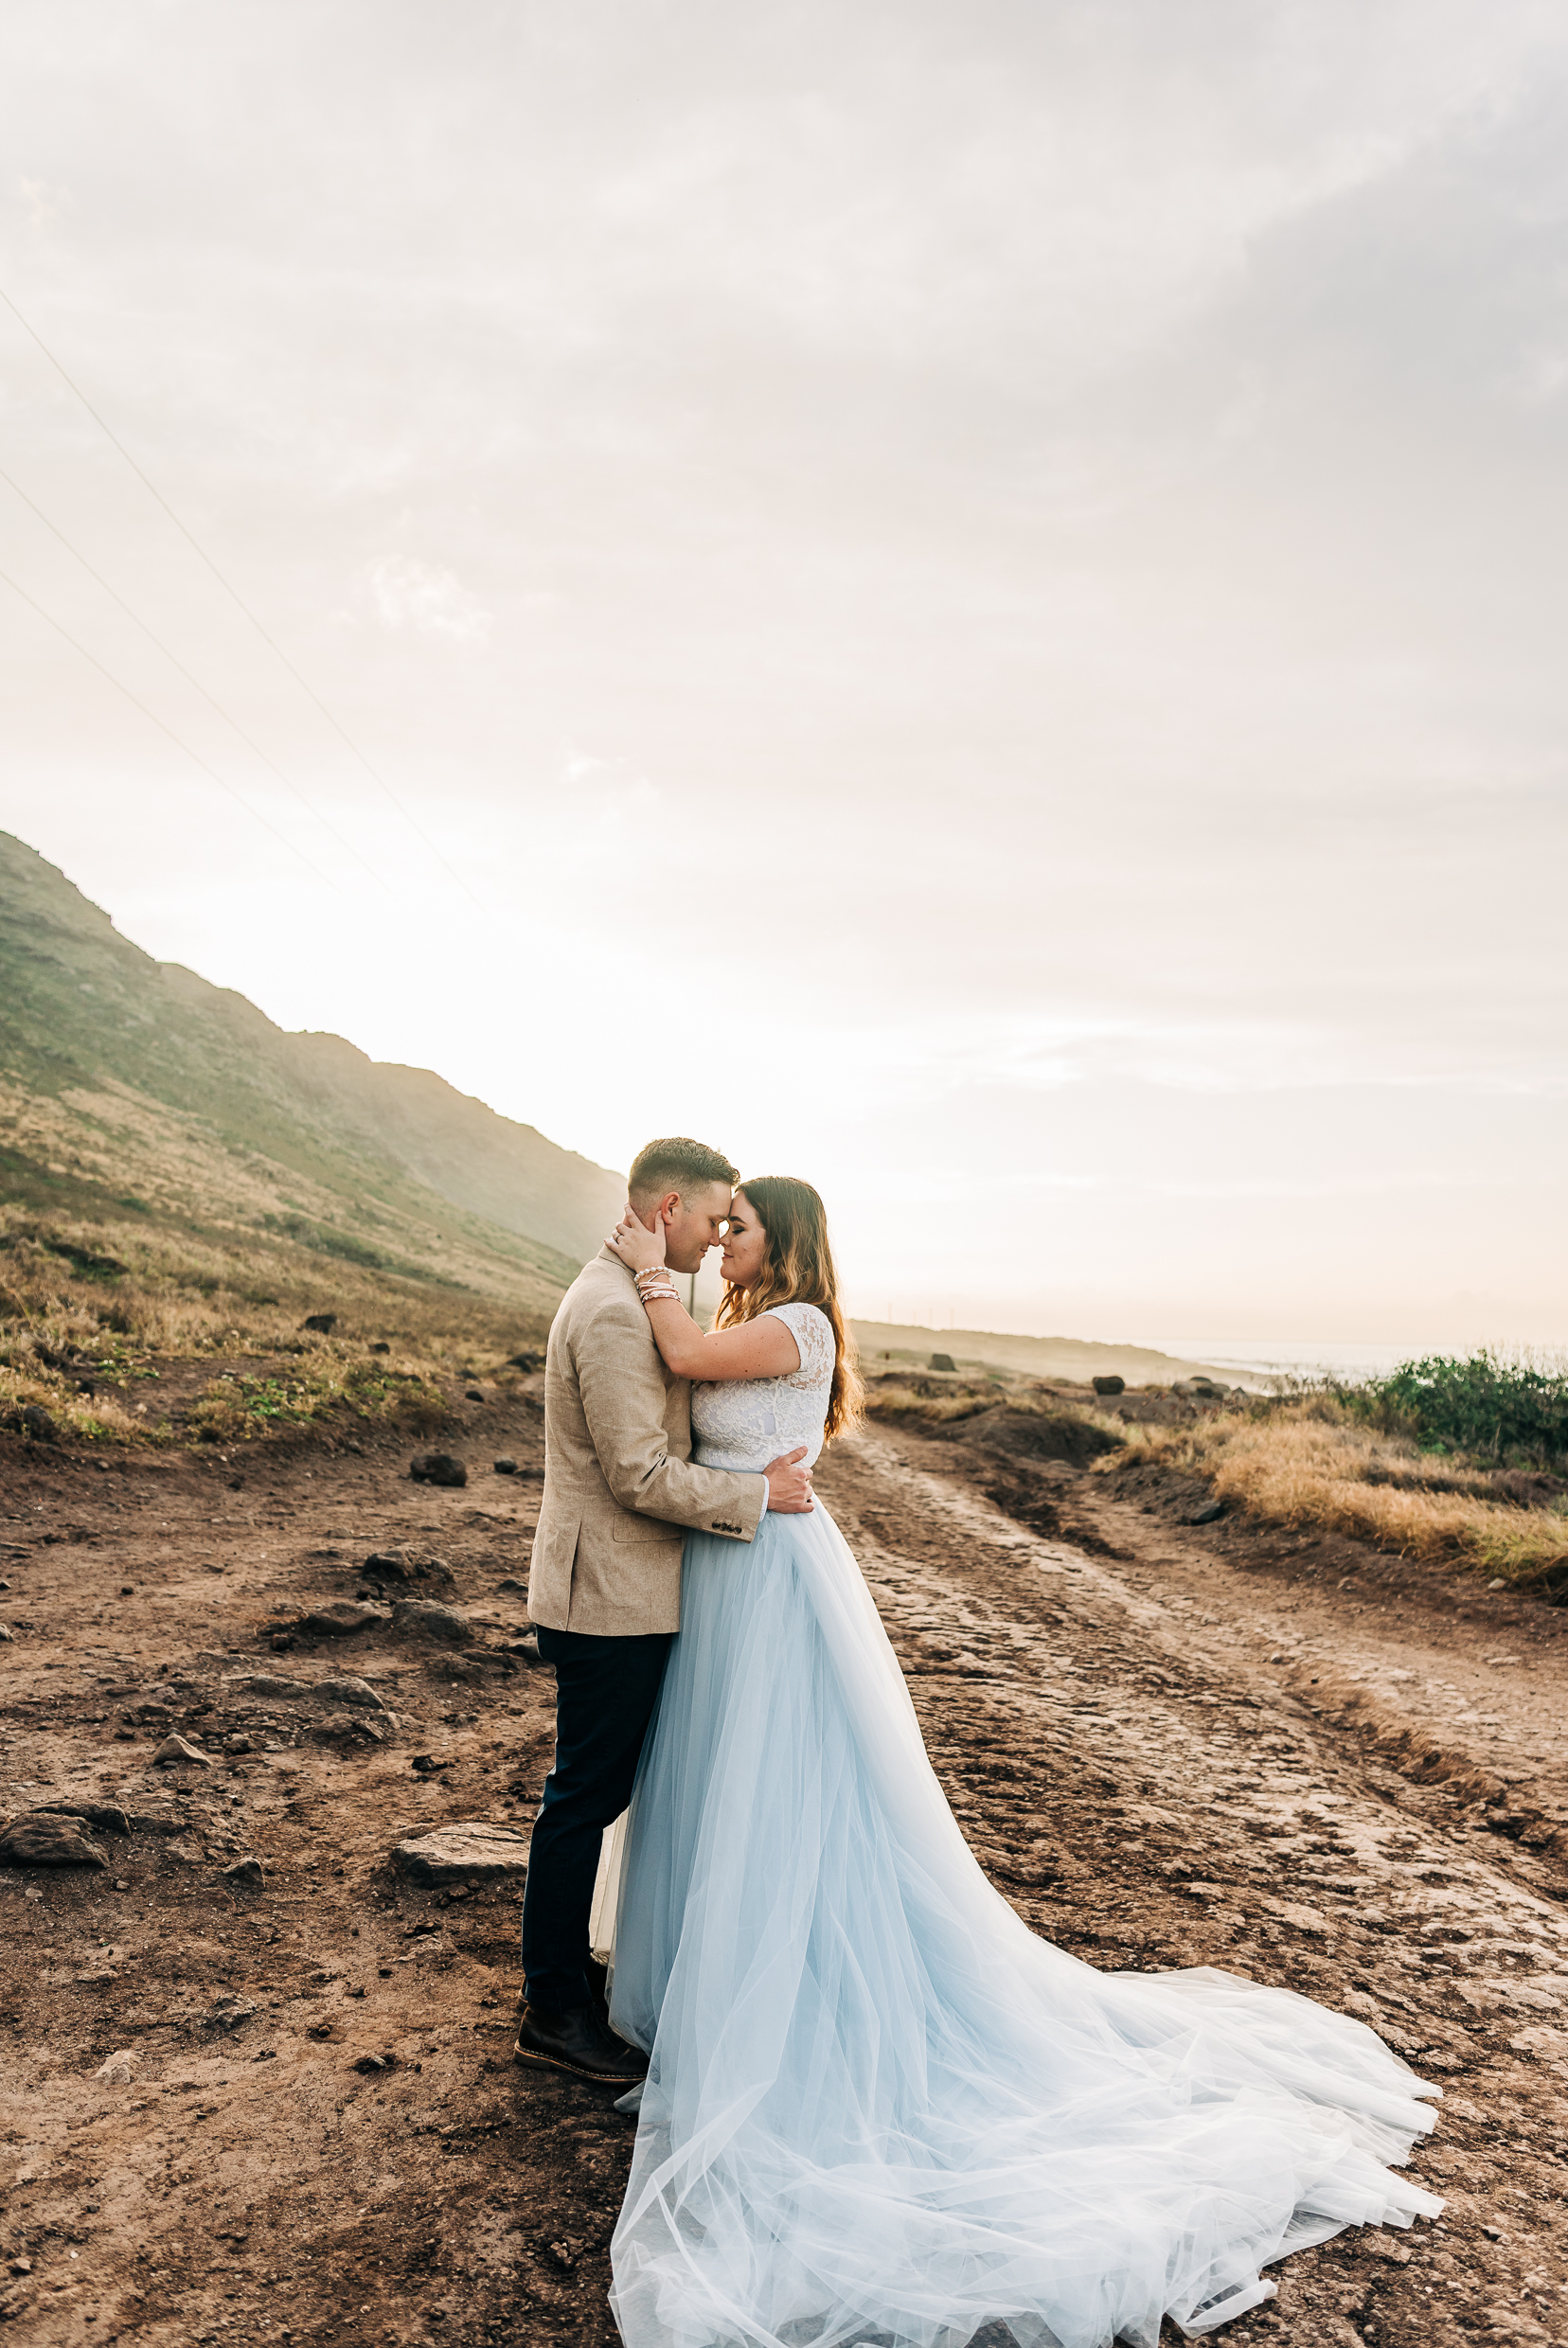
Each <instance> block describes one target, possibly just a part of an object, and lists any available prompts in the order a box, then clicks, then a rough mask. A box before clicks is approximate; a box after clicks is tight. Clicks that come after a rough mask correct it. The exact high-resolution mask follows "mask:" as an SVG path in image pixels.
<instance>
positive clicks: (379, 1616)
mask: <svg viewBox="0 0 1568 2348" xmlns="http://www.w3.org/2000/svg"><path fill="white" fill-rule="evenodd" d="M390 1620H391V1616H390V1615H389V1614H388V1613H387V1611H386V1610H385V1608H384V1607H380V1606H361V1605H357V1604H356V1603H355V1601H354V1600H353V1599H352V1598H334V1599H332V1600H331V1601H330V1604H328V1605H326V1606H313V1607H312V1609H311V1610H310V1612H309V1613H308V1614H306V1615H303V1616H302V1617H301V1619H300V1623H299V1628H300V1629H301V1630H308V1631H312V1632H313V1633H314V1634H315V1636H316V1637H317V1638H318V1639H350V1638H352V1637H353V1635H354V1633H355V1631H357V1630H376V1629H379V1628H383V1626H384V1625H385V1624H387V1623H388V1622H390Z"/></svg>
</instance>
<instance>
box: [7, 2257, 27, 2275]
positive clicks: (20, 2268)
mask: <svg viewBox="0 0 1568 2348" xmlns="http://www.w3.org/2000/svg"><path fill="white" fill-rule="evenodd" d="M10 2271H11V2273H12V2274H13V2275H27V2274H31V2272H32V2260H31V2259H30V2258H13V2259H12V2260H11V2261H10Z"/></svg>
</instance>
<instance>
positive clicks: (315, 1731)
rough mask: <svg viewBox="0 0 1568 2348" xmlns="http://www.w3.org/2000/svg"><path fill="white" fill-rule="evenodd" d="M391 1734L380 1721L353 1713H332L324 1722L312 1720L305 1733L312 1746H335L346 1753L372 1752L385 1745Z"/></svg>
mask: <svg viewBox="0 0 1568 2348" xmlns="http://www.w3.org/2000/svg"><path fill="white" fill-rule="evenodd" d="M388 1717H390V1716H388ZM305 1734H306V1737H307V1738H308V1740H309V1741H310V1743H312V1745H335V1746H336V1747H337V1748H338V1750H339V1751H340V1752H369V1751H372V1750H374V1748H375V1747H377V1746H379V1745H384V1744H385V1742H386V1740H387V1737H388V1735H389V1734H390V1731H389V1730H388V1729H387V1728H386V1727H384V1726H383V1723H382V1722H381V1721H380V1720H367V1719H366V1718H365V1717H364V1715H363V1714H361V1713H353V1712H330V1713H329V1714H328V1715H327V1717H326V1718H325V1719H324V1720H312V1723H311V1725H310V1727H309V1728H308V1729H307V1730H306V1732H305Z"/></svg>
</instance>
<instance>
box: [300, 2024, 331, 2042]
mask: <svg viewBox="0 0 1568 2348" xmlns="http://www.w3.org/2000/svg"><path fill="white" fill-rule="evenodd" d="M331 2035H332V2025H331V2023H330V2022H312V2023H311V2025H310V2027H309V2028H308V2029H307V2031H306V2033H305V2036H306V2037H308V2038H318V2039H319V2038H330V2037H331Z"/></svg>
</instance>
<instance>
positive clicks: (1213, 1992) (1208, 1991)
mask: <svg viewBox="0 0 1568 2348" xmlns="http://www.w3.org/2000/svg"><path fill="white" fill-rule="evenodd" d="M612 1245H613V1246H615V1250H616V1253H617V1254H619V1255H620V1257H621V1259H622V1261H623V1262H624V1263H626V1264H627V1265H629V1266H630V1267H631V1268H632V1270H633V1272H634V1273H635V1274H636V1275H637V1284H638V1288H639V1290H640V1292H641V1294H642V1296H643V1300H644V1303H645V1304H646V1306H647V1308H648V1314H649V1319H650V1324H651V1326H652V1331H653V1335H654V1338H655V1340H656V1341H657V1343H658V1346H659V1350H660V1352H661V1354H662V1355H663V1356H664V1359H665V1361H666V1362H667V1363H668V1367H669V1368H670V1370H671V1371H673V1372H674V1373H675V1374H676V1375H678V1376H680V1377H686V1378H690V1379H694V1380H696V1381H698V1382H697V1383H696V1385H695V1388H694V1391H693V1394H692V1398H691V1418H692V1427H693V1431H694V1433H695V1435H696V1437H697V1452H696V1456H697V1458H698V1459H699V1460H700V1461H701V1462H702V1463H703V1465H704V1466H706V1467H713V1468H759V1467H761V1466H762V1465H764V1464H765V1463H766V1462H767V1461H768V1460H770V1459H772V1458H774V1457H775V1455H776V1453H777V1452H778V1450H779V1449H780V1447H781V1445H793V1444H796V1443H805V1444H807V1445H809V1446H810V1451H811V1458H812V1459H813V1460H814V1458H815V1457H816V1455H817V1453H818V1452H819V1451H820V1450H821V1448H822V1445H823V1443H824V1441H825V1440H826V1439H828V1438H829V1437H830V1436H831V1435H833V1434H835V1433H838V1432H841V1431H842V1430H843V1429H845V1428H846V1427H847V1426H849V1425H851V1424H852V1423H853V1419H854V1416H855V1413H856V1406H857V1402H858V1398H859V1396H858V1384H857V1380H856V1378H855V1372H854V1368H853V1360H852V1353H851V1348H850V1345H849V1342H848V1340H847V1338H846V1332H845V1325H844V1320H843V1316H842V1313H841V1311H840V1307H839V1302H838V1295H837V1288H836V1282H835V1276H834V1272H833V1263H832V1257H831V1255H830V1254H829V1244H828V1230H827V1221H826V1217H825V1215H824V1211H823V1205H822V1201H821V1200H820V1199H819V1198H818V1196H817V1194H816V1192H815V1191H814V1190H813V1189H811V1186H810V1184H809V1183H801V1182H794V1181H792V1180H789V1179H787V1178H785V1177H782V1176H770V1177H768V1178H767V1179H765V1180H762V1181H757V1182H751V1183H746V1184H745V1186H744V1187H743V1188H742V1189H741V1190H739V1191H738V1192H737V1193H736V1196H735V1201H734V1211H733V1213H732V1216H731V1218H730V1222H729V1227H728V1236H727V1238H726V1240H725V1244H724V1254H723V1264H722V1269H723V1273H724V1278H725V1284H726V1285H725V1290H724V1299H723V1303H722V1306H721V1307H720V1311H719V1318H718V1326H717V1328H716V1329H715V1331H714V1332H713V1333H712V1334H711V1335H709V1334H704V1332H703V1331H702V1330H700V1329H699V1328H698V1327H697V1325H696V1324H695V1323H694V1322H692V1321H691V1320H690V1319H689V1318H688V1317H687V1315H686V1312H685V1311H684V1310H683V1309H682V1307H681V1304H680V1302H679V1299H678V1297H677V1295H676V1293H675V1290H674V1284H673V1282H672V1281H671V1280H670V1278H669V1275H668V1272H665V1271H664V1270H663V1269H662V1266H663V1257H664V1238H663V1232H662V1229H661V1230H658V1231H654V1232H649V1231H647V1230H645V1229H644V1227H643V1225H642V1224H641V1223H640V1222H639V1221H638V1220H637V1219H636V1218H635V1217H634V1216H629V1217H628V1219H627V1220H626V1221H624V1222H623V1223H622V1224H621V1225H620V1227H619V1229H618V1231H617V1233H616V1235H615V1239H614V1240H613V1241H612ZM612 2019H613V2021H614V2024H615V2028H616V2029H617V2030H618V2031H619V2032H620V2033H621V2035H622V2036H623V2037H627V2038H630V2039H633V2040H634V2041H635V2043H636V2044H637V2045H638V2046H640V2047H642V2048H644V2049H645V2050H647V2052H648V2054H649V2055H650V2064H649V2072H648V2078H647V2082H646V2084H645V2087H644V2089H643V2090H642V2105H641V2113H640V2119H639V2124H638V2129H637V2140H636V2147H635V2152H634V2155H633V2165H632V2178H631V2182H630V2185H629V2187H628V2189H627V2196H626V2200H625V2204H624V2206H623V2208H622V2210H621V2214H620V2218H619V2222H618V2223H617V2225H616V2228H615V2240H614V2243H613V2245H612V2252H611V2256H612V2265H613V2268H614V2277H615V2281H614V2289H613V2292H612V2303H613V2305H614V2308H615V2317H616V2321H617V2322H618V2324H619V2326H620V2330H621V2334H622V2338H623V2339H625V2341H626V2342H627V2343H628V2348H967V2343H968V2342H969V2341H970V2340H971V2339H972V2337H973V2335H974V2334H975V2333H976V2332H978V2331H980V2330H981V2329H982V2327H984V2326H986V2325H988V2324H992V2325H997V2326H999V2327H1000V2326H1005V2327H1007V2328H1006V2330H1002V2329H998V2331H997V2332H996V2333H994V2334H992V2335H988V2337H992V2338H995V2339H1011V2340H1012V2341H1015V2342H1017V2343H1018V2344H1019V2348H1109V2343H1111V2342H1112V2341H1114V2340H1125V2341H1131V2342H1136V2343H1138V2344H1139V2348H1154V2342H1155V2340H1156V2338H1157V2336H1158V2333H1159V2329H1160V2321H1161V2318H1162V2316H1164V2315H1169V2316H1170V2317H1171V2318H1172V2319H1173V2321H1175V2322H1176V2323H1177V2324H1178V2325H1179V2326H1180V2327H1181V2328H1182V2329H1183V2330H1184V2331H1185V2332H1187V2333H1189V2334H1190V2333H1203V2332H1210V2331H1213V2330H1215V2329H1216V2328H1217V2327H1218V2326H1219V2325H1221V2324H1222V2323H1226V2322H1229V2321H1231V2320H1232V2319H1233V2318H1234V2317H1236V2316H1238V2315H1241V2314H1243V2313H1244V2312H1245V2311H1246V2310H1247V2309H1248V2308H1251V2307H1255V2306H1256V2305H1257V2304H1258V2303H1259V2301H1261V2300H1265V2299H1269V2298H1272V2297H1273V2295H1274V2286H1273V2285H1271V2284H1269V2283H1266V2282H1264V2281H1262V2280H1261V2279H1260V2273H1259V2270H1260V2268H1263V2267H1265V2266H1267V2265H1269V2264H1271V2263H1272V2262H1273V2261H1274V2260H1276V2259H1278V2258H1280V2257H1282V2256H1284V2255H1285V2254H1286V2253H1287V2252H1289V2251H1291V2250H1299V2249H1301V2248H1302V2247H1303V2246H1304V2245H1306V2244H1309V2243H1315V2242H1322V2241H1325V2240H1326V2239H1327V2237H1328V2236H1329V2235H1330V2234H1334V2233H1337V2232H1339V2231H1340V2230H1341V2229H1342V2228H1344V2227H1345V2226H1355V2225H1384V2224H1387V2225H1398V2226H1408V2225H1409V2224H1410V2222H1411V2220H1412V2219H1413V2218H1414V2217H1416V2216H1417V2215H1428V2216H1431V2215H1434V2214H1435V2213H1436V2212H1437V2210H1439V2209H1440V2208H1441V2206H1442V2204H1441V2203H1440V2202H1439V2201H1437V2200H1436V2199H1434V2197H1433V2196H1431V2195H1430V2194H1427V2193H1423V2192H1422V2191H1420V2190H1419V2188H1417V2186H1415V2185H1414V2184H1411V2183H1410V2182H1409V2181H1407V2180H1406V2179H1403V2178H1401V2177H1399V2176H1396V2175H1394V2174H1393V2173H1392V2169H1391V2167H1390V2165H1389V2164H1390V2163H1398V2162H1400V2161H1404V2160H1405V2159H1406V2158H1407V2157H1408V2154H1409V2151H1410V2147H1411V2145H1412V2143H1413V2142H1414V2141H1415V2139H1416V2138H1417V2136H1419V2135H1420V2134H1421V2133H1422V2132H1423V2131H1425V2130H1427V2129H1429V2128H1431V2127H1432V2126H1433V2125H1434V2119H1433V2114H1432V2112H1431V2111H1430V2110H1429V2109H1428V2108H1427V2106H1426V2105H1425V2104H1424V2103H1422V2102H1420V2101H1418V2100H1417V2098H1419V2097H1423V2096H1434V2095H1436V2094H1438V2093H1439V2092H1440V2090H1438V2089H1436V2088H1434V2087H1429V2086H1428V2085H1427V2084H1426V2083H1425V2082H1424V2081H1422V2080H1420V2079H1418V2078H1417V2077H1416V2076H1415V2075H1414V2074H1413V2073H1412V2072H1410V2071H1409V2070H1408V2069H1407V2068H1406V2066H1405V2065H1404V2064H1403V2063H1401V2062H1400V2061H1399V2058H1398V2057H1397V2056H1396V2055H1393V2054H1391V2053H1390V2052H1389V2050H1388V2049H1387V2048H1386V2047H1385V2046H1384V2045H1383V2044H1382V2042H1381V2039H1379V2038H1378V2037H1375V2036H1374V2035H1373V2033H1372V2032H1371V2031H1370V2030H1368V2029H1366V2028H1365V2027H1364V2025H1363V2024H1362V2023H1360V2022H1355V2021H1351V2020H1349V2019H1346V2018H1345V2016H1344V2015H1340V2014H1335V2013H1330V2012H1329V2011H1327V2009H1326V2008H1324V2007H1322V2006H1319V2005H1315V2004H1313V2003H1312V2002H1311V2001H1310V2000H1309V1999H1306V1998H1302V1997H1298V1996H1296V1995H1295V1994H1294V1993H1292V1991H1289V1990H1283V1989H1271V1988H1265V1987H1259V1986H1258V1985H1256V1983H1251V1982H1247V1981H1243V1980H1240V1979H1238V1977H1237V1976H1235V1975H1233V1974H1229V1973H1222V1972H1219V1971H1216V1970H1214V1969H1213V1968H1212V1967H1209V1966H1203V1967H1199V1968H1197V1969H1195V1970H1192V1971H1186V1972H1174V1973H1165V1974H1136V1973H1101V1972H1098V1971H1096V1969H1095V1968H1094V1967H1092V1966H1086V1965H1082V1964H1080V1963H1079V1962H1078V1960H1077V1959H1076V1958H1074V1957H1070V1956H1068V1955H1066V1954H1065V1953H1064V1952H1063V1951H1062V1950H1061V1949H1059V1948H1053V1947H1052V1946H1051V1945H1050V1944H1049V1943H1048V1942H1046V1941H1042V1940H1040V1939H1038V1938H1037V1937H1036V1936H1035V1935H1034V1934H1033V1933H1032V1932H1031V1931H1030V1930H1028V1928H1027V1927H1026V1926H1025V1924H1024V1923H1023V1922H1022V1920H1021V1919H1020V1918H1019V1917H1018V1916H1016V1915H1015V1914H1014V1912H1013V1911H1012V1910H1011V1908H1009V1907H1008V1905H1007V1902H1006V1900H1004V1899H1003V1898H1002V1896H1001V1894H999V1893H998V1892H996V1891H994V1890H993V1889H992V1887H991V1886H990V1884H989V1882H988V1881H987V1879H986V1877H985V1876H984V1875H983V1874H982V1873H981V1870H980V1868H979V1866H978V1864H977V1862H976V1861H975V1860H974V1859H973V1858H971V1854H970V1852H969V1850H968V1848H967V1847H966V1845H965V1842H964V1839H963V1836H962V1833H961V1832H960V1830H959V1827H958V1824H957V1823H956V1821H955V1820H954V1818H953V1813H952V1811H951V1810H950V1809H949V1808H948V1805H947V1802H946V1800H945V1799H944V1797H943V1794H942V1791H941V1788H940V1787H939V1786H938V1784H937V1782H936V1779H935V1774H934V1773H933V1771H932V1769H931V1766H930V1764H929V1762H928V1761H927V1759H926V1755H925V1750H924V1747H923V1745H922V1743H921V1741H920V1733H919V1729H918V1724H917V1721H916V1717H915V1712H914V1708H913V1706H912V1704H911V1702H910V1699H909V1696H908V1692H907V1690H906V1689H905V1686H904V1682H903V1679H902V1676H901V1674H900V1670H899V1666H898V1663H897V1661H896V1660H895V1658H894V1655H893V1650H892V1648H891V1647H890V1645H888V1642H887V1638H886V1635H885V1633H884V1632H883V1630H882V1624H881V1621H880V1619H879V1617H878V1614H877V1611H876V1609H875V1607H874V1605H873V1603H872V1600H871V1596H870V1593H869V1592H868V1591H867V1589H866V1587H865V1584H864V1581H863V1580H862V1578H861V1574H860V1572H859V1569H858V1567H857V1566H856V1564H855V1561H854V1558H853V1556H851V1555H850V1553H849V1550H848V1549H847V1547H846V1544H845V1542H844V1539H843V1538H842V1536H841V1535H840V1533H839V1531H838V1529H837V1527H836V1526H835V1525H834V1523H833V1521H832V1519H831V1518H830V1517H829V1514H828V1512H827V1510H826V1509H825V1508H824V1507H823V1506H822V1504H821V1503H820V1502H819V1503H817V1505H816V1508H815V1509H814V1511H813V1512H812V1513H811V1514H810V1515H799V1516H782V1515H777V1516H775V1515H768V1516H765V1517H764V1518H763V1520H762V1522H761V1524H760V1526H759V1528H758V1531H757V1538H756V1539H755V1540H754V1541H753V1542H752V1543H751V1545H750V1546H749V1548H747V1549H746V1550H744V1551H743V1552H740V1551H738V1549H737V1547H736V1544H735V1543H734V1542H732V1541H726V1540H722V1539H718V1538H717V1537H716V1536H714V1535H711V1534H706V1533H691V1534H688V1535H687V1537H686V1556H685V1568H684V1588H683V1597H682V1614H681V1631H680V1635H679V1637H678V1638H677V1639H676V1641H675V1642H674V1645H673V1647H672V1649H671V1652H670V1658H669V1664H668V1671H667V1674H666V1677H665V1681H664V1686H663V1691H662V1694H661V1696H660V1699H659V1707H658V1710H657V1712H656V1714H655V1716H654V1720H653V1725H652V1728H651V1729H650V1733H649V1737H648V1742H647V1744H646V1745H645V1747H644V1749H643V1755H642V1761H641V1764H640V1767H639V1770H638V1775H637V1783H636V1790H635V1792H634V1793H633V1802H632V1810H631V1817H630V1823H629V1831H628V1834H627V1837H626V1842H625V1850H624V1857H623V1859H622V1877H621V1884H620V1902H619V1914H618V1923H617V1930H616V1946H615V1975H614V1988H613V2003H612Z"/></svg>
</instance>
